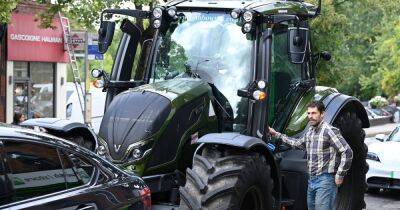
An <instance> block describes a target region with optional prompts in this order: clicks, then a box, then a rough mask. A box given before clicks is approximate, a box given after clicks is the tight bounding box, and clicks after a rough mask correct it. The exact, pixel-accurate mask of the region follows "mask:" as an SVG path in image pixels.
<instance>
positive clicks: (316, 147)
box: [277, 121, 353, 179]
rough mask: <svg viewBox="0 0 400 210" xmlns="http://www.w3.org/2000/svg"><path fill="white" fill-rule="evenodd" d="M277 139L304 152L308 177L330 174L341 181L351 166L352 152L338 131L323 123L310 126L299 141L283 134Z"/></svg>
mask: <svg viewBox="0 0 400 210" xmlns="http://www.w3.org/2000/svg"><path fill="white" fill-rule="evenodd" d="M277 138H279V139H281V140H282V141H283V142H284V143H286V144H288V145H290V146H293V147H296V148H299V149H302V150H304V149H305V150H306V152H307V166H308V173H309V175H310V176H317V175H321V174H323V173H330V174H335V178H337V179H343V177H344V176H345V175H346V173H347V171H348V170H349V168H350V166H351V161H352V159H353V151H352V150H351V148H350V146H349V145H348V144H347V142H346V140H345V139H344V138H343V136H342V135H341V134H340V131H339V129H337V128H335V127H333V126H331V125H329V124H328V123H326V122H324V121H322V122H321V123H319V125H318V126H317V127H314V126H310V128H309V129H308V131H307V132H306V133H305V135H304V136H303V137H301V138H299V139H296V138H291V137H288V136H286V135H284V134H278V135H277Z"/></svg>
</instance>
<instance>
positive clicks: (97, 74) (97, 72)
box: [91, 69, 103, 78]
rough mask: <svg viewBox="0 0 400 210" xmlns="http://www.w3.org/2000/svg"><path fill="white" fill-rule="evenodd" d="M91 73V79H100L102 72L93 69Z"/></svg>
mask: <svg viewBox="0 0 400 210" xmlns="http://www.w3.org/2000/svg"><path fill="white" fill-rule="evenodd" d="M91 73H92V77H94V78H100V77H101V76H103V71H101V70H99V69H93V70H92V72H91Z"/></svg>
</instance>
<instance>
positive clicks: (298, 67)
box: [268, 24, 314, 132]
mask: <svg viewBox="0 0 400 210" xmlns="http://www.w3.org/2000/svg"><path fill="white" fill-rule="evenodd" d="M290 30H291V27H290V25H288V24H279V25H277V27H274V31H273V39H272V50H271V51H272V53H271V76H270V82H271V90H270V106H269V114H268V118H269V124H270V125H272V127H274V128H275V129H277V130H279V131H280V132H283V131H284V129H285V126H286V124H287V121H288V119H289V117H290V115H291V113H292V110H293V109H294V108H295V107H296V105H297V103H298V102H299V100H300V99H301V97H302V96H303V95H304V94H305V93H306V91H307V90H309V89H310V88H311V87H313V86H314V85H313V84H314V83H313V82H314V79H313V78H311V76H310V74H309V61H308V58H309V57H308V56H305V60H304V62H302V63H293V62H292V61H291V58H290V53H288V43H289V42H290V40H289V39H290V38H289V37H290V36H289V33H290ZM308 47H309V46H308ZM307 51H308V49H307Z"/></svg>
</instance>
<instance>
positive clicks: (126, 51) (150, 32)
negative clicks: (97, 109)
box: [99, 9, 155, 111]
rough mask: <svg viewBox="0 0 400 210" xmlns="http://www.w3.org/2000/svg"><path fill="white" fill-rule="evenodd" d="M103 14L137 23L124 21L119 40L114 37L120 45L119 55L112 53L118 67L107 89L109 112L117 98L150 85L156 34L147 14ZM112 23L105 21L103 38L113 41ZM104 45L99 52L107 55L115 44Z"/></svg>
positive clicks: (104, 41)
mask: <svg viewBox="0 0 400 210" xmlns="http://www.w3.org/2000/svg"><path fill="white" fill-rule="evenodd" d="M103 13H109V14H122V15H128V16H131V17H134V18H133V19H124V20H123V21H122V22H121V25H120V30H118V31H117V32H116V36H115V37H114V40H115V39H119V45H118V49H117V51H116V52H111V53H114V54H113V55H111V56H114V63H113V66H112V70H111V73H110V76H109V78H108V79H109V81H108V84H107V87H106V90H107V98H106V103H105V111H106V110H107V107H108V105H109V104H110V103H111V101H112V100H113V99H114V97H115V96H116V95H118V94H119V93H121V92H123V91H125V90H127V89H129V88H133V87H137V86H140V85H143V84H146V83H147V80H148V79H146V78H148V63H149V58H150V51H151V46H152V44H153V37H154V31H155V30H154V29H153V27H151V26H150V27H149V25H150V24H148V22H149V17H150V15H149V13H148V12H146V11H140V10H122V9H121V10H105V11H104V12H103ZM109 23H110V22H108V21H103V20H102V24H101V26H100V27H101V28H100V29H99V37H101V34H103V37H104V38H105V39H110V37H107V34H110V33H109V32H108V31H107V30H108V29H110V28H111V30H113V27H109V26H108V24H109ZM114 25H115V23H114ZM112 36H113V35H111V39H112ZM99 39H100V38H99ZM99 43H100V40H99ZM101 43H102V44H103V45H104V46H103V47H101V46H99V49H103V50H105V51H107V49H108V47H109V46H110V45H111V40H103V42H101ZM111 49H112V48H111ZM110 51H111V50H110Z"/></svg>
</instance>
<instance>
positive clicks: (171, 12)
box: [167, 7, 176, 18]
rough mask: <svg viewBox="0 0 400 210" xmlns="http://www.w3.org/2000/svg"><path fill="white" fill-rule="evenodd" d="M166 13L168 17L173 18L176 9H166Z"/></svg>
mask: <svg viewBox="0 0 400 210" xmlns="http://www.w3.org/2000/svg"><path fill="white" fill-rule="evenodd" d="M167 13H168V15H169V16H170V17H172V18H173V17H175V15H176V7H170V8H168V9H167Z"/></svg>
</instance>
